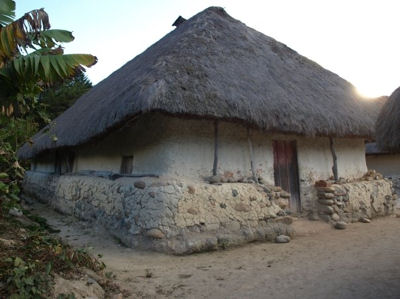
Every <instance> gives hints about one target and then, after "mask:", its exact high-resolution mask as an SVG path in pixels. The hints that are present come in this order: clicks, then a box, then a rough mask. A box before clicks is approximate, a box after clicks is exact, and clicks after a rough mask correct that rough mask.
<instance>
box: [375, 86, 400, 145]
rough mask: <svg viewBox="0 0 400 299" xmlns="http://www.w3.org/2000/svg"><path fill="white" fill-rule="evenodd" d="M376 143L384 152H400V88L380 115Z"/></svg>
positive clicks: (387, 102)
mask: <svg viewBox="0 0 400 299" xmlns="http://www.w3.org/2000/svg"><path fill="white" fill-rule="evenodd" d="M376 142H377V145H378V147H379V148H380V149H382V150H386V151H391V152H400V87H399V88H397V89H396V90H395V91H394V92H393V93H392V94H391V96H390V97H389V99H388V100H387V101H386V103H385V105H384V106H383V107H382V110H381V112H380V113H379V116H378V120H377V122H376Z"/></svg>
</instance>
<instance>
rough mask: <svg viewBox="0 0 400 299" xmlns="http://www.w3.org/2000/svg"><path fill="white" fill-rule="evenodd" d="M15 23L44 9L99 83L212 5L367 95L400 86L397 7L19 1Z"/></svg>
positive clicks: (370, 2) (339, 1)
mask: <svg viewBox="0 0 400 299" xmlns="http://www.w3.org/2000/svg"><path fill="white" fill-rule="evenodd" d="M16 3H17V16H18V17H19V16H21V15H22V14H23V13H25V12H27V11H29V10H32V9H35V8H42V7H44V8H45V10H46V11H47V12H48V13H49V15H50V22H51V24H52V28H60V29H67V30H70V31H73V33H74V36H75V41H73V42H72V43H70V44H66V45H65V47H66V53H90V54H94V55H96V56H97V57H98V59H99V62H98V63H97V64H96V65H95V66H93V67H92V68H91V69H89V70H88V71H87V73H88V76H89V78H90V79H91V80H92V82H93V83H97V82H99V81H101V80H103V79H104V78H106V77H107V76H108V75H110V74H111V73H112V72H113V71H115V70H117V69H118V68H120V67H121V66H122V65H123V64H125V63H126V62H127V61H129V60H131V59H132V58H133V57H135V56H136V55H138V54H140V53H141V52H143V51H144V50H145V49H146V48H147V47H149V46H150V45H152V44H153V43H155V42H156V41H157V40H159V39H160V38H161V37H163V36H164V35H165V34H167V33H168V32H169V31H171V30H173V29H174V28H173V27H171V24H172V23H173V22H174V21H175V19H176V18H177V17H178V16H179V15H182V16H183V17H185V18H189V17H191V16H193V15H194V14H196V13H198V12H200V11H201V10H203V9H205V8H207V7H209V6H222V7H224V8H225V10H226V11H227V12H228V14H230V15H231V16H232V17H234V18H236V19H239V20H241V21H242V22H243V23H245V24H246V25H248V26H250V27H252V28H254V29H256V30H258V31H260V32H262V33H264V34H266V35H269V36H271V37H273V38H275V39H277V40H278V41H280V42H283V43H285V44H286V45H287V46H289V47H291V48H292V49H294V50H295V51H297V52H299V53H300V54H302V55H304V56H306V57H308V58H310V59H312V60H314V61H315V62H317V63H318V64H320V65H322V66H323V67H325V68H327V69H329V70H331V71H333V72H335V73H337V74H338V75H340V76H341V77H343V78H345V79H346V80H348V81H350V82H351V83H352V84H353V85H355V86H356V87H357V89H358V91H359V92H360V93H361V94H362V95H365V96H370V97H373V96H381V95H390V93H391V92H392V91H394V89H395V88H397V87H398V86H399V85H400V38H399V35H400V34H399V33H400V25H399V21H398V14H399V11H400V1H399V0H380V1H377V0H335V1H333V0H332V1H331V0H325V1H321V0H303V1H300V0H292V1H289V0H279V1H278V0H271V1H270V0H263V1H256V0H254V1H252V0H247V1H242V0H238V1H234V0H214V1H209V0H201V1H200V0H196V1H188V0H168V1H167V0H141V1H139V0H118V1H116V0H114V1H105V0H68V1H66V0H16Z"/></svg>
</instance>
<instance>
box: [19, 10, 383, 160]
mask: <svg viewBox="0 0 400 299" xmlns="http://www.w3.org/2000/svg"><path fill="white" fill-rule="evenodd" d="M375 110H376V109H375V107H374V105H373V103H371V102H367V101H364V100H361V98H360V96H359V95H357V94H356V92H355V88H354V87H353V86H352V85H351V84H350V83H349V82H347V81H345V80H344V79H342V78H340V77H339V76H337V75H336V74H334V73H332V72H330V71H328V70H326V69H324V68H322V67H321V66H319V65H318V64H316V63H315V62H313V61H311V60H309V59H307V58H305V57H303V56H301V55H299V54H298V53H297V52H295V51H293V50H292V49H290V48H288V47H287V46H286V45H284V44H282V43H280V42H277V41H276V40H275V39H273V38H271V37H268V36H266V35H264V34H262V33H260V32H257V31H255V30H254V29H251V28H249V27H247V26H246V25H245V24H243V23H241V22H240V21H238V20H235V19H233V18H232V17H230V16H229V15H228V14H227V13H226V12H225V11H224V10H223V9H222V8H217V7H210V8H208V9H206V10H204V11H202V12H200V13H199V14H197V15H195V16H194V17H192V18H190V19H189V20H187V21H185V22H184V23H182V24H181V25H180V26H178V28H176V29H175V30H174V31H172V32H170V33H169V34H167V35H166V36H165V37H164V38H162V39H161V40H160V41H158V42H157V43H155V44H154V45H152V46H151V47H150V48H148V49H147V50H146V51H144V52H143V53H142V54H140V55H138V56H137V57H135V58H134V59H133V60H131V61H129V62H128V63H127V64H125V65H124V66H123V67H121V68H120V69H119V70H117V71H116V72H114V73H113V74H111V75H110V76H109V77H108V78H106V79H105V80H103V81H102V82H100V83H99V84H97V85H96V86H95V87H94V88H92V89H91V90H90V91H89V92H88V93H86V94H85V95H83V96H82V97H81V98H80V99H79V100H78V101H77V102H76V103H75V105H73V106H72V107H71V108H69V109H68V110H67V111H66V112H65V113H63V114H62V115H60V116H59V117H57V118H56V119H55V121H54V123H53V125H52V126H51V128H50V131H51V132H47V131H48V128H47V129H45V130H42V131H41V132H40V133H38V134H37V135H35V136H34V138H33V145H28V144H26V145H25V146H23V147H22V148H21V149H20V151H19V156H20V157H21V158H29V157H33V156H35V155H36V154H38V153H40V152H42V151H44V150H47V149H54V148H57V147H66V146H76V145H79V144H82V143H85V142H87V141H89V140H91V139H92V138H94V137H96V136H100V135H102V134H104V133H105V132H107V131H109V130H112V129H113V128H115V127H116V126H120V125H121V124H122V123H124V122H126V121H127V120H129V119H131V118H132V117H134V116H135V115H139V114H143V113H147V112H151V111H161V112H165V113H169V114H172V115H177V116H180V115H186V116H194V117H202V118H214V119H215V118H217V119H225V120H234V121H242V122H244V123H247V124H249V125H251V126H255V127H258V128H260V129H263V130H266V131H279V132H286V133H296V134H302V135H308V136H315V135H324V136H328V135H333V136H353V137H354V136H359V137H369V136H371V135H372V134H373V129H374V121H375V116H376V115H375ZM46 132H47V133H46ZM54 135H55V136H57V139H58V140H57V142H54V141H53V140H52V136H54Z"/></svg>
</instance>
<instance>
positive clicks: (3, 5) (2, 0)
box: [0, 0, 15, 27]
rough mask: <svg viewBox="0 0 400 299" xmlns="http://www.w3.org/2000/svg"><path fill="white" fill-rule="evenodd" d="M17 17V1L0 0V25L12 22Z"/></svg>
mask: <svg viewBox="0 0 400 299" xmlns="http://www.w3.org/2000/svg"><path fill="white" fill-rule="evenodd" d="M14 18H15V1H12V0H0V27H2V26H5V25H7V24H9V23H10V22H12V21H13V20H14Z"/></svg>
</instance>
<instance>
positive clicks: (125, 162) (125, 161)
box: [120, 156, 133, 174]
mask: <svg viewBox="0 0 400 299" xmlns="http://www.w3.org/2000/svg"><path fill="white" fill-rule="evenodd" d="M132 171H133V156H122V160H121V171H120V173H121V174H132Z"/></svg>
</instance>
